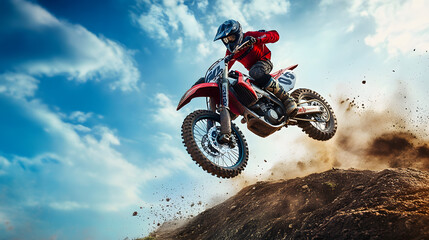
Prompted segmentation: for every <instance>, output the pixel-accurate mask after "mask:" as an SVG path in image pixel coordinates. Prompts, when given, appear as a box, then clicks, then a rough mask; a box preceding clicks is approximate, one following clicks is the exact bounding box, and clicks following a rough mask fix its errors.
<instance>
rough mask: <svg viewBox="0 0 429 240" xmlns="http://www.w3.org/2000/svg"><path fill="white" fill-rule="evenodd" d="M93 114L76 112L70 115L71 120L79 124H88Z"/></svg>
mask: <svg viewBox="0 0 429 240" xmlns="http://www.w3.org/2000/svg"><path fill="white" fill-rule="evenodd" d="M92 115H93V113H92V112H89V113H84V112H81V111H74V112H72V113H71V114H70V117H69V118H70V120H74V121H77V122H79V123H84V122H86V121H87V120H88V119H89V118H90V117H92Z"/></svg>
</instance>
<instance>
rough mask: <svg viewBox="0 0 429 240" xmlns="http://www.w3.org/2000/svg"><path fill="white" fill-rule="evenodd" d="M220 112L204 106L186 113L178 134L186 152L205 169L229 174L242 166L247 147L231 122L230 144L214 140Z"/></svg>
mask: <svg viewBox="0 0 429 240" xmlns="http://www.w3.org/2000/svg"><path fill="white" fill-rule="evenodd" d="M219 134H220V116H219V114H216V113H214V112H212V111H208V110H196V111H194V112H192V113H190V114H189V115H188V116H187V117H186V118H185V120H184V121H183V124H182V138H183V143H184V144H185V147H186V150H187V152H188V153H189V154H190V155H191V157H192V159H193V160H194V161H195V162H196V163H197V164H198V165H200V166H201V167H202V168H203V169H204V170H205V171H207V172H208V173H211V174H212V175H215V176H217V177H220V178H232V177H235V176H237V175H238V174H240V173H241V171H243V170H244V168H245V167H246V165H247V160H248V158H249V149H248V146H247V142H246V139H245V138H244V136H243V133H242V132H241V131H240V130H239V129H238V127H237V126H236V125H235V124H234V123H231V136H232V138H233V139H234V141H235V144H234V146H231V145H229V144H221V143H219V142H218V136H219Z"/></svg>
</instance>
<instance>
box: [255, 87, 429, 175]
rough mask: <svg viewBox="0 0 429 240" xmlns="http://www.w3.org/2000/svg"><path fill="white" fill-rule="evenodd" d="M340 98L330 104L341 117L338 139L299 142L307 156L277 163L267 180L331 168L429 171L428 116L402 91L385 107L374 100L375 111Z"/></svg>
mask: <svg viewBox="0 0 429 240" xmlns="http://www.w3.org/2000/svg"><path fill="white" fill-rule="evenodd" d="M334 99H335V98H334ZM336 99H337V100H336V102H335V103H333V104H332V105H333V106H334V111H335V114H336V116H337V119H338V130H337V133H336V136H335V137H334V138H333V139H331V140H329V141H326V142H320V141H315V140H313V139H310V138H309V137H308V136H306V135H305V136H304V135H303V136H302V137H300V138H299V139H297V142H296V143H297V144H298V145H299V146H301V147H302V148H303V149H304V151H305V153H306V154H305V156H301V157H298V158H296V159H288V160H287V161H285V162H281V163H277V164H275V165H274V166H273V167H272V168H271V169H270V170H269V171H268V173H267V176H266V177H265V179H263V180H270V181H272V180H278V179H290V178H295V177H302V176H306V175H308V174H311V173H316V172H322V171H326V170H329V169H331V168H342V169H348V168H357V169H369V170H381V169H385V168H400V167H411V168H416V169H420V170H426V171H429V137H428V136H429V131H428V122H429V121H428V120H429V117H428V116H429V115H428V114H427V113H425V112H424V110H422V109H420V108H419V107H418V105H414V104H409V102H410V101H411V100H410V101H408V100H407V96H406V94H405V93H403V92H398V93H397V94H394V95H393V97H392V99H388V100H386V101H383V103H374V102H373V105H374V106H376V107H373V106H372V105H371V104H368V103H363V101H362V100H359V97H354V98H347V97H341V96H340V97H336ZM367 102H368V101H367ZM410 106H415V109H413V108H412V107H410ZM377 108H378V109H377Z"/></svg>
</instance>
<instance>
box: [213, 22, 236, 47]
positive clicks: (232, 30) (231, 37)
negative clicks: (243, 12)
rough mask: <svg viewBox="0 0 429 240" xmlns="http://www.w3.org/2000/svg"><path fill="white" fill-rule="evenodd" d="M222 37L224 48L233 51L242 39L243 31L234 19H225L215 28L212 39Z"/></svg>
mask: <svg viewBox="0 0 429 240" xmlns="http://www.w3.org/2000/svg"><path fill="white" fill-rule="evenodd" d="M219 39H222V42H223V44H225V46H226V48H227V49H228V50H229V51H230V52H233V51H234V50H235V48H236V47H237V46H238V45H240V44H241V42H242V41H243V31H242V30H241V25H240V23H239V22H237V21H235V20H232V19H231V20H227V21H225V22H224V23H222V25H220V26H219V28H218V29H217V33H216V37H215V38H214V40H213V41H216V40H219Z"/></svg>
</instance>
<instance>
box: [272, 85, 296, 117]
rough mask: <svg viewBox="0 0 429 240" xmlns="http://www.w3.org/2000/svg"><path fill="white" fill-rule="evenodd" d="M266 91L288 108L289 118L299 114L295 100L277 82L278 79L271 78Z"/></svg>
mask: <svg viewBox="0 0 429 240" xmlns="http://www.w3.org/2000/svg"><path fill="white" fill-rule="evenodd" d="M264 89H265V90H268V91H270V92H272V93H273V94H274V95H275V96H276V97H277V98H279V99H280V100H281V101H282V102H283V105H284V106H285V108H286V114H287V117H295V115H296V113H297V112H298V109H297V105H296V102H295V100H294V99H293V98H292V97H291V96H290V95H289V93H288V92H286V91H285V90H284V88H283V87H282V86H281V85H280V84H279V82H277V80H276V79H274V78H270V80H269V81H268V83H267V85H265V87H264Z"/></svg>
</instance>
